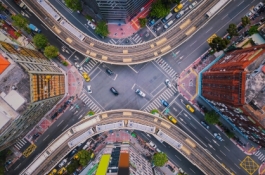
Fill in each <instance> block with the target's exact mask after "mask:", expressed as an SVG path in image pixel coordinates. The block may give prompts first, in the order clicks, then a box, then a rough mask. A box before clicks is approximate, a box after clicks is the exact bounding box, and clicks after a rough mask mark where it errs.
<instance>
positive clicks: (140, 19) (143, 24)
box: [138, 18, 147, 28]
mask: <svg viewBox="0 0 265 175" xmlns="http://www.w3.org/2000/svg"><path fill="white" fill-rule="evenodd" d="M138 20H139V23H140V26H141V28H143V27H145V25H146V23H147V19H146V18H138Z"/></svg>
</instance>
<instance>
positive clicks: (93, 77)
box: [90, 69, 101, 81]
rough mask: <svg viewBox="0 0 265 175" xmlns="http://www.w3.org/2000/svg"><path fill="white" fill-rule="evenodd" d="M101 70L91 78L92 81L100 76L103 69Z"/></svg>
mask: <svg viewBox="0 0 265 175" xmlns="http://www.w3.org/2000/svg"><path fill="white" fill-rule="evenodd" d="M99 70H100V71H99V72H98V73H97V74H96V75H95V76H94V77H93V78H92V79H91V81H92V80H94V79H95V78H96V77H97V76H98V74H99V73H101V69H99ZM90 74H91V73H90Z"/></svg>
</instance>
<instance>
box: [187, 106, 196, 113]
mask: <svg viewBox="0 0 265 175" xmlns="http://www.w3.org/2000/svg"><path fill="white" fill-rule="evenodd" d="M186 108H187V109H188V110H189V111H190V112H192V113H193V112H194V109H193V108H192V107H191V106H190V105H186Z"/></svg>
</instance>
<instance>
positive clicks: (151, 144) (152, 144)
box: [149, 141, 157, 149]
mask: <svg viewBox="0 0 265 175" xmlns="http://www.w3.org/2000/svg"><path fill="white" fill-rule="evenodd" d="M149 145H150V146H151V147H153V148H154V149H156V147H157V146H156V145H155V144H154V143H153V142H152V141H150V142H149Z"/></svg>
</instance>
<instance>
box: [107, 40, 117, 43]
mask: <svg viewBox="0 0 265 175" xmlns="http://www.w3.org/2000/svg"><path fill="white" fill-rule="evenodd" d="M108 43H110V44H116V43H117V41H116V40H115V39H110V40H109V42H108Z"/></svg>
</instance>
